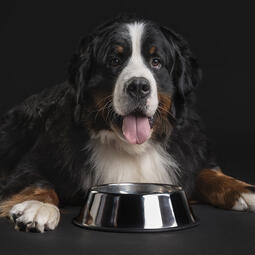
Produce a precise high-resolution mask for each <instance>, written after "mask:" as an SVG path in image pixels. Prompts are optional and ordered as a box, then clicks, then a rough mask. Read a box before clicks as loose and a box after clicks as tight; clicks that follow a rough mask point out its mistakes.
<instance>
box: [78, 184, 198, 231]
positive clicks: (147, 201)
mask: <svg viewBox="0 0 255 255" xmlns="http://www.w3.org/2000/svg"><path fill="white" fill-rule="evenodd" d="M74 223H75V224H76V225H78V226H80V227H85V228H88V229H95V230H104V231H118V232H157V231H170V230H178V229H184V228H188V227H193V226H195V225H197V221H196V219H195V217H194V215H193V213H192V211H191V208H190V207H189V204H188V201H187V199H186V195H185V192H184V191H183V190H182V188H180V187H178V186H173V185H168V184H147V183H146V184H145V183H121V184H105V185H100V186H94V187H92V188H91V189H90V190H89V192H88V195H87V199H86V202H85V205H84V207H82V210H81V212H80V214H79V216H78V217H76V218H75V219H74Z"/></svg>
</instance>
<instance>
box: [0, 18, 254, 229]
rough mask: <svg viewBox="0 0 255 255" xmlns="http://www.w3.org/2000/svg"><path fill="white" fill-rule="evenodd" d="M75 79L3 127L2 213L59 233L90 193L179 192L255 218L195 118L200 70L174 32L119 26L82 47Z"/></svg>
mask: <svg viewBox="0 0 255 255" xmlns="http://www.w3.org/2000/svg"><path fill="white" fill-rule="evenodd" d="M69 74H70V75H69V80H68V81H67V82H65V83H63V84H61V85H58V86H55V87H53V88H50V89H48V90H45V91H43V92H42V93H40V94H38V95H34V96H32V97H30V98H28V99H27V100H25V101H24V102H23V103H22V104H21V105H19V106H17V107H15V108H13V109H12V110H10V111H9V112H8V113H7V114H6V115H5V116H4V117H3V118H2V119H1V122H0V178H1V179H0V200H1V202H0V213H1V215H2V216H9V217H10V218H11V219H13V220H14V221H15V224H16V226H17V228H19V229H25V230H30V229H37V230H39V231H40V232H43V231H44V230H45V229H54V228H55V227H56V226H57V224H58V222H59V210H58V207H57V206H58V204H59V202H60V203H61V204H80V203H81V202H82V199H83V198H84V195H85V194H86V192H87V190H88V188H89V187H90V186H92V185H96V184H103V183H120V182H145V183H169V184H174V185H181V186H182V187H183V188H184V190H185V191H186V193H187V196H188V198H189V199H195V200H198V201H201V202H207V203H210V204H212V205H214V206H217V207H221V208H225V209H235V210H247V209H250V210H254V209H255V195H254V193H252V189H253V186H252V185H249V184H247V183H243V182H241V181H238V180H235V179H233V178H231V177H228V176H226V175H224V174H223V173H222V172H221V170H220V168H219V166H218V165H217V162H216V161H215V159H214V156H213V153H212V152H211V149H210V145H209V143H208V140H207V138H206V136H205V134H204V132H203V129H202V127H201V121H200V118H199V116H198V115H197V114H196V111H195V109H194V103H193V102H194V93H193V90H194V88H195V87H196V86H197V84H198V82H199V79H200V70H199V68H198V65H197V62H196V60H195V58H194V57H193V55H192V54H191V52H190V50H189V48H188V46H187V44H186V43H185V41H184V40H183V39H182V38H181V37H180V36H179V35H177V34H176V33H174V32H172V31H170V30H168V29H166V28H163V27H159V26H158V25H156V24H154V23H152V22H149V21H144V20H139V19H134V18H117V19H115V20H113V21H111V22H108V23H106V24H104V25H103V26H100V27H99V28H98V29H97V30H96V31H95V33H94V34H93V35H92V36H89V37H86V38H85V39H84V40H82V41H81V45H80V48H79V52H78V53H77V54H76V55H75V56H74V57H73V59H72V62H71V66H70V72H69Z"/></svg>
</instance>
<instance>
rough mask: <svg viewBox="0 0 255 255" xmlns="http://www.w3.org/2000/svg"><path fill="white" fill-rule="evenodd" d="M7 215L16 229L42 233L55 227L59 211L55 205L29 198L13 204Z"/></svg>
mask: <svg viewBox="0 0 255 255" xmlns="http://www.w3.org/2000/svg"><path fill="white" fill-rule="evenodd" d="M9 217H10V219H11V220H12V221H13V222H14V223H15V229H17V230H21V231H31V232H41V233H43V232H44V231H47V230H53V229H55V228H56V227H57V225H58V223H59V219H60V213H59V209H58V208H57V207H56V206H55V205H52V204H48V203H42V202H40V201H36V200H30V201H25V202H22V203H19V204H16V205H14V206H13V207H12V209H11V210H10V212H9Z"/></svg>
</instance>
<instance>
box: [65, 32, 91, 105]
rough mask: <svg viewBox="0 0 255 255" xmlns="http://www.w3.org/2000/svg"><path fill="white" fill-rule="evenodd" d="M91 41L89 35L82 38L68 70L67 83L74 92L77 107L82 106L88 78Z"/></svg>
mask: <svg viewBox="0 0 255 255" xmlns="http://www.w3.org/2000/svg"><path fill="white" fill-rule="evenodd" d="M92 41H93V37H92V36H91V35H89V36H86V37H84V38H82V40H81V41H80V44H79V47H78V50H77V52H76V53H75V54H74V55H73V57H72V58H71V61H70V64H69V68H68V81H69V83H70V84H71V85H72V86H73V87H74V89H75V91H76V103H77V105H80V104H82V102H83V100H84V90H85V87H86V84H87V82H88V81H89V78H90V73H91V68H92V52H93V47H92Z"/></svg>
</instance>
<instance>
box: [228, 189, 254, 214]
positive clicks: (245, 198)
mask: <svg viewBox="0 0 255 255" xmlns="http://www.w3.org/2000/svg"><path fill="white" fill-rule="evenodd" d="M232 209H233V210H236V211H252V212H255V193H253V192H250V193H242V194H241V195H240V197H239V198H238V200H237V201H236V202H235V205H234V206H233V208H232Z"/></svg>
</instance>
